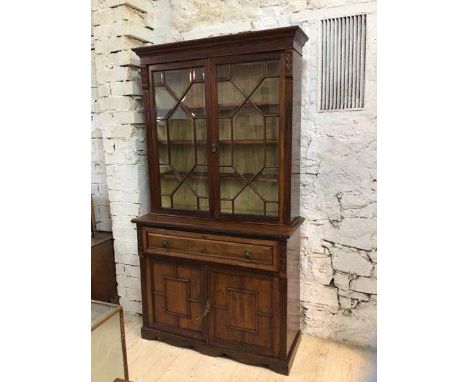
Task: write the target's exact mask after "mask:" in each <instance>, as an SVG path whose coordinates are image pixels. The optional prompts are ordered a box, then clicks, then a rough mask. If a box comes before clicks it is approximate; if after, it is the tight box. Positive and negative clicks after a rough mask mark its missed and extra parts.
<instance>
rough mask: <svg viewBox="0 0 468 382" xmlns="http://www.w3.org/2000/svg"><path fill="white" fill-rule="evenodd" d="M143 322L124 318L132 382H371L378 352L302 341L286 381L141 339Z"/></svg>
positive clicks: (256, 369)
mask: <svg viewBox="0 0 468 382" xmlns="http://www.w3.org/2000/svg"><path fill="white" fill-rule="evenodd" d="M140 327H141V317H139V316H132V315H128V314H127V315H126V316H125V336H126V342H127V357H128V368H129V373H130V380H131V381H132V382H156V381H164V382H173V381H174V382H175V381H184V382H185V381H219V382H237V381H248V382H281V381H288V382H303V381H311V382H373V381H376V377H375V365H376V354H375V352H373V351H371V350H367V349H362V348H359V347H354V346H350V345H346V344H342V343H337V342H333V341H329V340H324V339H321V338H317V337H312V336H307V335H303V336H302V340H301V343H300V345H299V349H298V351H297V355H296V359H295V362H294V364H293V368H292V370H291V373H290V375H289V376H288V377H286V376H283V375H280V374H277V373H275V372H272V371H271V370H268V369H266V368H263V367H257V366H249V365H244V364H241V363H239V362H236V361H233V360H231V359H229V358H224V357H210V356H205V355H203V354H200V353H198V352H196V351H194V350H191V349H184V348H179V347H176V346H171V345H168V344H165V343H163V342H159V341H148V340H144V339H142V338H141V337H140Z"/></svg>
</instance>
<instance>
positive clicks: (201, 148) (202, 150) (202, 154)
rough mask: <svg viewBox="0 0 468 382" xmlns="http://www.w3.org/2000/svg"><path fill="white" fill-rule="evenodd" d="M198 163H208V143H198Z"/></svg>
mask: <svg viewBox="0 0 468 382" xmlns="http://www.w3.org/2000/svg"><path fill="white" fill-rule="evenodd" d="M197 164H207V161H206V143H197Z"/></svg>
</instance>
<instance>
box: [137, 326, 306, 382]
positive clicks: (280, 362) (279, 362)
mask: <svg viewBox="0 0 468 382" xmlns="http://www.w3.org/2000/svg"><path fill="white" fill-rule="evenodd" d="M141 337H142V338H144V339H146V340H156V339H157V340H160V341H163V342H165V343H168V344H170V345H173V346H178V347H189V348H193V349H194V350H196V351H198V352H200V353H202V354H204V355H208V356H210V357H218V356H228V357H230V358H233V359H235V360H237V361H240V362H242V363H245V364H249V365H256V366H266V367H268V368H270V369H271V370H273V371H275V372H277V373H280V374H283V375H289V372H290V370H291V366H292V363H293V361H294V358H295V356H296V353H297V349H298V347H299V343H300V340H301V332H300V331H298V332H297V334H296V338H295V340H294V343H293V345H292V346H291V350H290V351H289V354H288V356H287V358H286V359H280V358H276V357H269V356H265V355H261V354H256V353H245V352H242V351H239V350H235V349H231V348H227V347H222V346H219V345H212V344H208V343H207V342H206V341H201V340H196V339H191V338H187V337H183V336H180V335H177V334H172V333H168V332H164V331H161V330H158V329H155V328H150V327H147V326H142V327H141Z"/></svg>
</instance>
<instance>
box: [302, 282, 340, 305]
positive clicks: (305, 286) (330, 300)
mask: <svg viewBox="0 0 468 382" xmlns="http://www.w3.org/2000/svg"><path fill="white" fill-rule="evenodd" d="M301 300H302V301H306V302H309V303H313V304H321V305H327V306H330V307H338V306H339V305H338V289H336V288H334V287H329V286H324V285H320V284H317V283H313V282H303V283H302V284H301Z"/></svg>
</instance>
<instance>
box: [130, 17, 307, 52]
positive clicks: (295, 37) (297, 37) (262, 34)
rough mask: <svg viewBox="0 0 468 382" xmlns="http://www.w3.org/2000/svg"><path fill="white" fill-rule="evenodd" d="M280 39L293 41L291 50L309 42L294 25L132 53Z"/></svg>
mask: <svg viewBox="0 0 468 382" xmlns="http://www.w3.org/2000/svg"><path fill="white" fill-rule="evenodd" d="M280 38H288V39H291V48H293V46H294V42H297V43H298V44H299V48H302V46H304V44H305V43H306V42H307V41H308V40H309V38H308V37H307V35H306V34H305V32H304V31H303V30H302V29H301V27H300V26H298V25H294V26H288V27H281V28H275V29H264V30H258V31H246V32H241V33H234V34H228V35H222V36H216V37H205V38H200V39H194V40H187V41H178V42H170V43H166V44H159V45H151V46H142V47H138V48H133V49H132V51H133V52H135V53H136V54H137V55H138V56H139V57H145V56H151V55H154V54H166V53H175V52H179V51H185V50H187V49H199V48H201V47H206V46H210V47H212V48H216V47H217V46H225V45H226V44H251V43H253V42H256V41H257V40H262V41H272V40H275V39H280ZM298 53H301V52H298ZM216 55H217V53H216V49H213V57H214V56H216Z"/></svg>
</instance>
